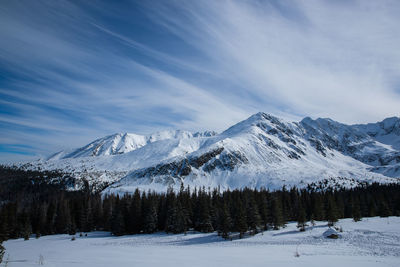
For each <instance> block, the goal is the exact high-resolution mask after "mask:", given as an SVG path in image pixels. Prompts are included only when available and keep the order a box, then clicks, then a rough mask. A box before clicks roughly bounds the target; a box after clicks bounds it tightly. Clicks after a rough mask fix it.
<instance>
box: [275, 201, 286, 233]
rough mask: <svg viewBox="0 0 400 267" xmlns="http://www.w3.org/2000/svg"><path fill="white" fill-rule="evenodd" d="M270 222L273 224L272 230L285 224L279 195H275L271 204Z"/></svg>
mask: <svg viewBox="0 0 400 267" xmlns="http://www.w3.org/2000/svg"><path fill="white" fill-rule="evenodd" d="M272 223H273V225H274V230H279V228H281V227H282V226H284V225H285V222H284V220H283V214H282V204H281V200H280V198H279V196H276V197H275V198H274V200H273V204H272Z"/></svg>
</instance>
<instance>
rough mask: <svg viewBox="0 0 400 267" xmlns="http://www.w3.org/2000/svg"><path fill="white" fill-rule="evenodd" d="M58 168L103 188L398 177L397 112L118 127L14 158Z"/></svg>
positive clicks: (340, 182) (336, 182)
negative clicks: (186, 127)
mask: <svg viewBox="0 0 400 267" xmlns="http://www.w3.org/2000/svg"><path fill="white" fill-rule="evenodd" d="M20 166H21V167H23V168H26V169H41V170H62V171H64V172H67V173H70V174H72V175H73V176H75V177H76V178H78V179H81V178H86V179H88V180H89V182H91V183H94V184H95V183H100V182H108V183H110V185H109V186H108V187H107V188H106V189H105V192H132V191H134V190H135V189H136V188H140V189H143V190H148V189H151V190H156V191H165V190H166V188H167V187H168V186H175V187H178V186H180V184H181V182H183V183H184V184H185V185H190V186H191V187H194V186H196V187H200V186H201V187H202V186H205V187H206V188H208V187H211V188H214V187H218V186H219V187H220V188H222V189H227V188H231V189H233V188H243V187H252V188H254V187H255V188H261V187H266V188H269V189H277V188H281V187H282V186H283V185H287V186H297V187H306V186H309V185H312V186H318V185H325V186H327V185H332V186H344V187H349V186H355V185H358V184H360V183H364V182H374V181H375V182H381V183H387V182H396V181H399V179H398V178H399V177H400V118H397V117H392V118H387V119H385V120H383V121H381V122H377V123H369V124H358V125H346V124H342V123H339V122H336V121H333V120H331V119H322V118H319V119H316V120H313V119H311V118H308V117H307V118H304V119H303V120H302V121H300V122H287V121H285V120H283V119H280V118H277V117H274V116H271V115H269V114H266V113H257V114H254V115H252V116H251V117H249V118H248V119H246V120H244V121H241V122H239V123H237V124H235V125H233V126H232V127H230V128H228V129H227V130H225V131H224V132H222V133H219V134H217V133H216V132H212V131H207V132H198V133H191V132H188V131H179V130H178V131H163V132H158V133H155V134H151V135H146V136H145V135H137V134H131V133H124V134H122V133H118V134H114V135H110V136H106V137H104V138H100V139H98V140H95V141H93V142H92V143H90V144H88V145H86V146H84V147H81V148H78V149H75V150H70V151H61V152H58V153H56V154H54V155H52V156H50V157H49V158H47V159H42V160H38V161H34V162H30V163H26V164H23V165H20Z"/></svg>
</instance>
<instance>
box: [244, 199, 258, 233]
mask: <svg viewBox="0 0 400 267" xmlns="http://www.w3.org/2000/svg"><path fill="white" fill-rule="evenodd" d="M260 224H261V217H260V214H259V213H258V207H257V204H256V202H255V200H254V198H253V197H250V201H249V205H248V207H247V225H248V226H249V227H250V230H251V231H252V234H253V235H254V234H257V232H258V226H259V225H260Z"/></svg>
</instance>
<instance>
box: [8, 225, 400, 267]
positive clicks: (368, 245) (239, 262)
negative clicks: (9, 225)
mask: <svg viewBox="0 0 400 267" xmlns="http://www.w3.org/2000/svg"><path fill="white" fill-rule="evenodd" d="M338 225H339V226H341V227H342V228H343V232H342V233H340V234H341V237H340V238H339V239H337V240H331V239H326V238H324V237H323V236H322V234H323V232H324V231H326V230H327V228H328V227H327V226H326V222H317V224H316V226H315V227H308V228H307V230H306V231H305V232H299V231H298V230H297V228H296V223H295V222H293V223H289V224H288V225H287V227H286V228H283V229H281V230H278V231H266V232H264V233H263V234H261V233H260V234H257V235H256V236H253V237H249V238H246V239H241V240H234V241H225V240H223V239H222V238H221V237H219V236H217V234H216V233H209V234H204V233H197V232H190V233H188V234H187V235H184V234H177V235H173V234H165V233H156V234H151V235H144V234H143V235H132V236H122V237H114V236H111V235H110V234H109V233H107V232H94V233H89V234H88V237H79V236H78V235H77V236H76V240H75V241H71V236H68V235H53V236H44V237H41V238H40V239H34V238H32V239H30V240H29V241H24V240H23V239H17V240H9V241H7V242H5V247H6V249H7V251H6V255H5V257H4V260H6V259H7V257H9V262H8V265H7V266H10V267H11V266H37V265H38V264H39V258H40V255H42V256H43V258H44V266H57V267H64V266H85V267H92V266H96V267H97V266H104V267H106V266H107V267H110V266H114V267H125V266H278V267H279V266H308V267H310V266H321V265H322V266H324V267H329V266H363V267H368V266H400V217H389V218H379V217H375V218H364V219H363V220H362V221H360V222H357V223H355V222H353V221H352V220H351V219H343V220H340V221H339V223H338ZM296 251H297V252H298V253H299V255H300V256H299V257H295V253H296ZM2 266H4V263H3V264H2Z"/></svg>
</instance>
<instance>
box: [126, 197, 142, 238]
mask: <svg viewBox="0 0 400 267" xmlns="http://www.w3.org/2000/svg"><path fill="white" fill-rule="evenodd" d="M129 213H130V216H131V217H130V218H131V220H130V222H129V224H130V226H129V229H130V230H131V231H132V233H134V234H138V233H140V230H141V229H142V203H141V197H140V191H139V189H136V190H135V193H134V194H133V198H132V202H131V205H130V209H129Z"/></svg>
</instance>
